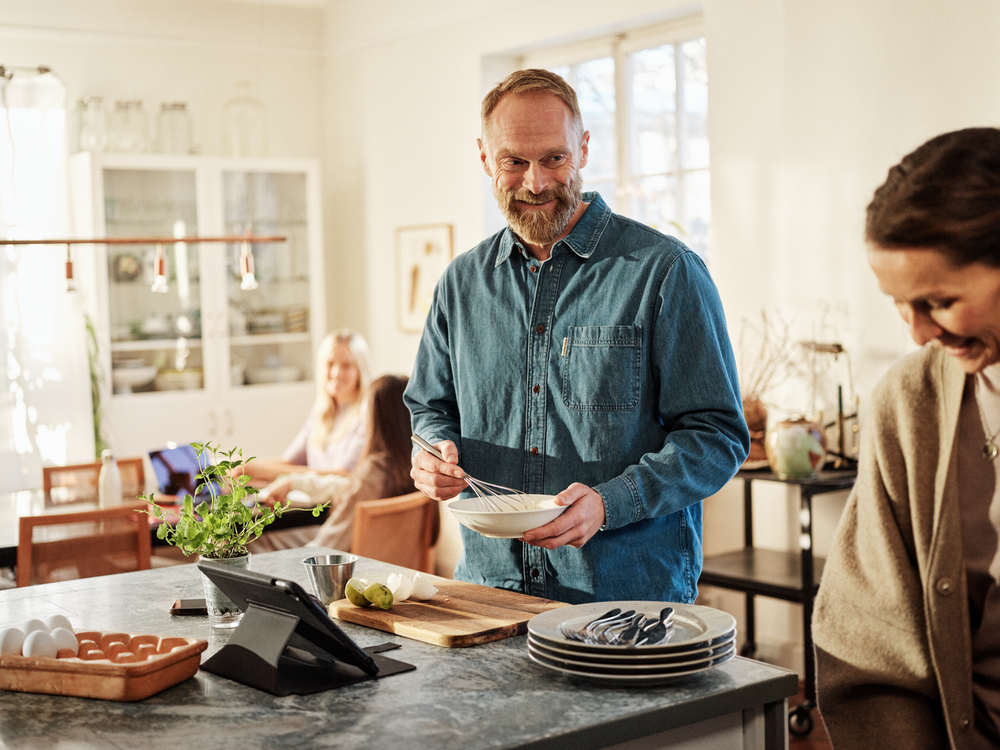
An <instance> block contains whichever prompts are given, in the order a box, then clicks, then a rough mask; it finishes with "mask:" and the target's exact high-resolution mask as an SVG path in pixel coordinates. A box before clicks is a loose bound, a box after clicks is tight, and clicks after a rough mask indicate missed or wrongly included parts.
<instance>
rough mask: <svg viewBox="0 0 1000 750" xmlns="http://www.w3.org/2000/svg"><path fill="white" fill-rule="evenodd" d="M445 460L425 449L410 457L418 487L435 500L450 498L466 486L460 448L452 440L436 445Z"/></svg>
mask: <svg viewBox="0 0 1000 750" xmlns="http://www.w3.org/2000/svg"><path fill="white" fill-rule="evenodd" d="M434 447H435V448H437V449H438V450H439V451H440V452H441V455H442V456H444V458H445V460H444V461H439V460H438V459H436V458H434V456H432V455H431V454H430V453H428V452H427V451H425V450H421V451H418V452H417V453H416V454H414V455H413V457H412V458H411V459H410V463H411V465H412V468H411V469H410V476H411V477H412V478H413V483H414V484H415V485H416V487H417V489H418V490H420V491H421V492H423V493H424V494H425V495H427V497H432V498H434V499H435V500H450V499H451V498H453V497H455V495H457V494H458V493H459V492H461V491H462V490H464V489H465V488H466V486H467V485H466V484H465V480H464V479H463V478H462V477H464V476H465V472H464V471H462V470H461V469H460V468H459V466H458V448H456V447H455V444H454V443H453V442H452V441H451V440H443V441H441V442H440V443H438V444H437V445H435V446H434Z"/></svg>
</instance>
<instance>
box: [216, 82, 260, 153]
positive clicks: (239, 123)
mask: <svg viewBox="0 0 1000 750" xmlns="http://www.w3.org/2000/svg"><path fill="white" fill-rule="evenodd" d="M222 120H223V122H222V141H223V143H222V146H223V148H222V150H223V152H224V153H225V154H227V155H229V156H265V155H266V153H267V118H266V113H265V112H264V105H263V104H261V102H260V101H259V100H257V99H254V98H253V96H252V95H251V91H250V83H249V82H248V81H240V82H239V83H237V84H236V95H235V96H234V97H233V98H232V99H230V100H229V101H227V102H226V103H225V104H224V105H223V107H222Z"/></svg>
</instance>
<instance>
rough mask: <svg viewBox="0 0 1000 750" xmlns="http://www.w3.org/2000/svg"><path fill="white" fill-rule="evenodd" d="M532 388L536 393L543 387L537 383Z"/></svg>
mask: <svg viewBox="0 0 1000 750" xmlns="http://www.w3.org/2000/svg"><path fill="white" fill-rule="evenodd" d="M531 390H532V391H534V392H535V393H538V392H539V391H540V390H542V387H541V386H540V385H536V386H533V387H532V389H531Z"/></svg>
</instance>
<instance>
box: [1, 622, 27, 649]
mask: <svg viewBox="0 0 1000 750" xmlns="http://www.w3.org/2000/svg"><path fill="white" fill-rule="evenodd" d="M22 646H24V631H23V630H21V629H20V628H4V629H3V630H0V656H20V655H21V647H22Z"/></svg>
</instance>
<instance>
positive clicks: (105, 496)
mask: <svg viewBox="0 0 1000 750" xmlns="http://www.w3.org/2000/svg"><path fill="white" fill-rule="evenodd" d="M121 502H122V475H121V472H120V471H119V470H118V460H117V459H116V458H115V454H114V453H112V452H111V451H107V450H106V451H104V452H103V453H101V473H100V476H99V477H98V479H97V504H98V505H99V506H100V507H101V508H110V507H111V506H112V505H121Z"/></svg>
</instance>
